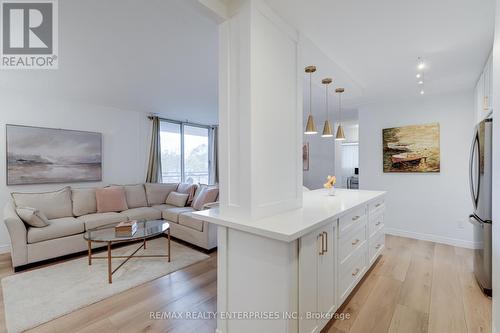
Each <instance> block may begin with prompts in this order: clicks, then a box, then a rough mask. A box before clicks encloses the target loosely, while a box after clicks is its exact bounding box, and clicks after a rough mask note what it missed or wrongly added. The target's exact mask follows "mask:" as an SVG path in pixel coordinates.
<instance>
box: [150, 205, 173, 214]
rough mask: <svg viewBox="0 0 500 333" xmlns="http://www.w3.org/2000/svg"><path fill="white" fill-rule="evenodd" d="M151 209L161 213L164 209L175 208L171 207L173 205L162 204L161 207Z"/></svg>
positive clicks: (156, 206)
mask: <svg viewBox="0 0 500 333" xmlns="http://www.w3.org/2000/svg"><path fill="white" fill-rule="evenodd" d="M151 208H154V209H158V210H159V211H160V212H163V211H164V210H166V209H169V208H175V206H173V205H167V204H162V205H154V206H152V207H151Z"/></svg>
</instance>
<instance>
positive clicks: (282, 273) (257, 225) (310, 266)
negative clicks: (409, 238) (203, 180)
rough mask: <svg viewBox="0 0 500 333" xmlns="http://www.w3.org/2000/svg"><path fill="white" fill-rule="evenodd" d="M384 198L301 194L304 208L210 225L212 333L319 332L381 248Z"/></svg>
mask: <svg viewBox="0 0 500 333" xmlns="http://www.w3.org/2000/svg"><path fill="white" fill-rule="evenodd" d="M384 197H385V192H382V191H365V190H337V191H336V195H335V196H330V195H328V192H327V190H315V191H309V192H305V193H304V195H303V207H302V208H300V209H294V210H291V211H287V212H285V213H281V214H277V215H274V216H272V217H266V218H262V219H258V220H250V219H244V218H241V217H238V216H224V215H223V214H221V212H220V211H219V209H211V210H207V211H201V212H197V213H193V217H195V218H198V219H201V220H204V221H207V222H210V223H214V224H217V225H218V226H219V228H218V275H217V311H218V318H217V332H220V333H245V332H262V333H267V332H269V333H277V332H289V333H296V332H300V333H303V332H304V333H305V332H319V331H320V330H321V329H322V328H323V327H324V326H325V325H326V323H327V322H328V321H329V320H330V319H332V318H333V316H334V314H335V311H336V310H337V309H338V308H339V306H340V305H341V304H342V303H343V302H344V301H345V299H346V298H347V297H348V296H349V294H350V293H351V291H352V290H353V289H354V287H355V286H356V285H357V284H358V282H359V281H360V280H361V279H362V277H363V275H364V274H365V273H366V271H367V270H368V269H369V268H370V267H371V265H373V263H374V262H375V260H376V259H377V258H378V256H379V255H380V254H381V253H382V251H383V249H384V237H385V235H384V229H383V227H384V212H385V204H384Z"/></svg>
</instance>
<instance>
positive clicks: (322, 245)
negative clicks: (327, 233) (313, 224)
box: [317, 233, 325, 256]
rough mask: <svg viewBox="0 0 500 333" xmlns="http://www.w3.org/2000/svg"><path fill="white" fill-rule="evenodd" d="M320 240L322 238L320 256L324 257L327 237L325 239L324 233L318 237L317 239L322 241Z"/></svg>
mask: <svg viewBox="0 0 500 333" xmlns="http://www.w3.org/2000/svg"><path fill="white" fill-rule="evenodd" d="M320 238H321V248H320V250H319V255H320V256H322V255H323V254H324V253H325V237H324V234H323V233H320V234H319V235H318V238H317V239H320Z"/></svg>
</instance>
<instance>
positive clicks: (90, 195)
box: [71, 188, 97, 216]
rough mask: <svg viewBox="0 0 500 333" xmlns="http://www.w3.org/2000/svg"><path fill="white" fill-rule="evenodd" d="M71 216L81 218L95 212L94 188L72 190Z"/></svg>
mask: <svg viewBox="0 0 500 333" xmlns="http://www.w3.org/2000/svg"><path fill="white" fill-rule="evenodd" d="M71 199H72V201H73V215H75V216H82V215H86V214H93V213H95V212H97V202H96V199H95V188H72V189H71Z"/></svg>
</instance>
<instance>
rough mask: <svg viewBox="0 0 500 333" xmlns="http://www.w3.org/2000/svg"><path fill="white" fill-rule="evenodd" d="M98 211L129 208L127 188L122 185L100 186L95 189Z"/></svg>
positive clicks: (114, 210) (105, 211)
mask: <svg viewBox="0 0 500 333" xmlns="http://www.w3.org/2000/svg"><path fill="white" fill-rule="evenodd" d="M95 198H96V201H97V212H98V213H107V212H121V211H124V210H127V209H128V206H127V198H126V196H125V189H124V188H123V187H121V186H110V187H104V188H98V189H96V191H95Z"/></svg>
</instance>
